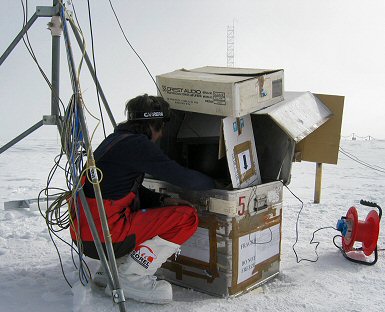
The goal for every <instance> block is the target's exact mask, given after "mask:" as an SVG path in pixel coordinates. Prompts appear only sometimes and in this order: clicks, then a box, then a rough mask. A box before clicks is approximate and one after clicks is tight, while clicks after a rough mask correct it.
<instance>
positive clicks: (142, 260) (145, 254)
mask: <svg viewBox="0 0 385 312" xmlns="http://www.w3.org/2000/svg"><path fill="white" fill-rule="evenodd" d="M131 257H132V258H133V259H134V260H135V261H136V262H138V263H139V264H140V265H142V266H144V267H145V268H146V269H148V267H149V265H150V264H151V263H152V261H154V259H156V258H157V257H156V254H155V253H154V252H153V251H152V249H151V248H150V247H148V246H146V245H138V246H136V248H135V249H134V250H133V251H132V252H131Z"/></svg>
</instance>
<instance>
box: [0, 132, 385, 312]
mask: <svg viewBox="0 0 385 312" xmlns="http://www.w3.org/2000/svg"><path fill="white" fill-rule="evenodd" d="M3 143H4V142H3ZM58 146H59V143H58V142H57V141H56V140H51V141H47V140H38V139H36V138H27V139H25V140H24V141H22V142H20V143H18V144H17V145H16V146H14V147H12V148H11V149H9V150H8V151H6V152H5V153H3V154H1V155H0V201H1V202H2V203H3V202H6V201H10V200H16V199H31V198H36V197H37V195H38V193H39V191H40V190H41V189H42V188H43V187H44V186H45V183H46V178H47V175H48V172H49V170H50V168H51V167H52V165H53V159H54V156H55V155H56V154H57V153H58V150H59V147H58ZM341 146H342V148H343V149H344V150H346V151H348V152H349V153H351V154H353V155H355V156H356V157H358V158H359V159H361V160H364V161H366V162H368V163H370V164H372V165H377V166H381V167H382V168H384V167H385V141H379V140H376V141H342V142H341ZM314 175H315V164H313V163H306V162H302V163H294V164H293V170H292V182H291V184H290V185H289V187H290V189H291V190H292V191H293V192H294V193H295V194H296V195H297V196H299V197H300V198H301V200H302V201H303V202H304V208H303V211H302V213H301V216H300V220H299V242H298V244H297V245H296V250H297V252H298V254H299V256H300V257H306V258H311V259H315V257H316V255H315V254H314V245H310V244H309V241H310V239H311V236H312V233H313V231H315V230H316V229H318V228H320V227H324V226H335V224H336V222H337V220H338V219H339V218H340V217H341V216H342V215H345V214H346V211H347V210H348V209H349V207H350V206H352V205H356V206H357V208H358V212H359V219H365V217H366V215H367V213H368V211H369V210H370V209H369V208H367V207H364V206H361V205H360V204H359V200H360V199H361V198H362V199H366V200H369V201H374V202H377V203H378V204H379V205H380V206H383V207H385V204H384V203H385V192H384V188H385V174H384V173H381V172H378V171H374V170H371V169H369V168H367V167H364V166H362V165H360V164H358V163H356V162H353V161H352V160H351V159H349V158H347V157H346V156H344V155H342V154H340V159H339V163H338V165H324V166H323V187H322V198H321V204H313V203H312V201H313V191H314ZM63 179H64V178H63V177H62V176H61V175H59V176H57V178H56V179H55V180H54V181H53V185H56V186H63V184H64V183H63ZM300 207H301V205H300V203H299V201H298V200H297V199H296V198H295V197H293V196H292V195H291V194H290V193H289V192H288V191H287V190H286V189H285V191H284V209H283V231H282V232H283V233H282V261H281V269H280V274H279V275H278V276H277V277H276V278H275V279H273V280H272V281H270V282H268V283H266V284H264V285H263V286H261V287H259V288H257V289H256V290H254V291H252V292H250V293H248V294H245V295H242V296H240V297H238V298H233V299H223V298H215V297H211V296H208V295H205V294H202V293H199V292H196V291H193V290H189V289H184V288H181V287H177V286H174V287H173V289H174V302H173V303H172V304H170V305H167V306H157V305H151V304H141V303H137V302H134V301H131V300H128V301H127V302H126V306H127V311H141V312H142V311H187V310H188V311H203V312H206V311H221V312H225V311H250V312H251V311H332V310H342V311H364V310H365V311H385V307H384V303H383V298H384V294H385V279H384V273H385V270H384V268H385V261H384V251H380V252H379V260H378V262H377V264H376V265H374V266H370V267H368V266H363V265H358V264H354V263H351V262H349V261H347V260H346V259H345V258H343V256H342V254H341V253H340V252H339V251H338V250H337V249H336V248H335V246H334V245H333V243H332V238H333V236H334V235H335V234H337V232H336V231H334V230H332V229H328V230H323V231H320V232H318V233H317V234H316V238H317V239H318V240H319V241H320V242H321V244H320V245H319V248H318V253H319V256H320V257H319V260H318V262H316V263H310V262H303V261H302V262H301V263H299V264H297V263H296V258H295V255H294V253H293V250H292V245H293V243H294V242H295V235H296V232H295V222H296V219H297V214H298V211H299V209H300ZM0 222H1V226H0V289H1V291H0V311H28V312H30V311H40V312H45V311H55V312H62V311H93V312H102V311H118V310H119V309H118V308H117V306H114V305H113V303H112V301H111V299H109V298H107V297H105V296H103V295H101V294H99V293H95V292H92V291H91V289H90V288H89V287H88V288H85V287H83V286H81V284H80V283H79V281H78V278H77V271H76V269H75V268H74V266H73V264H72V260H71V255H70V251H69V248H68V247H66V246H65V245H64V244H63V243H61V242H57V244H58V247H59V250H60V254H61V258H62V261H63V267H64V271H65V272H66V275H67V277H68V279H69V280H70V282H71V283H72V284H73V288H72V289H71V288H69V286H68V285H67V283H66V282H65V280H64V278H63V277H62V274H61V268H60V263H59V259H58V256H57V253H56V251H55V248H54V245H53V244H52V242H51V240H50V237H49V235H48V232H47V229H46V226H45V222H44V219H43V218H42V217H41V216H40V214H39V212H38V211H37V209H36V204H34V205H32V207H31V209H17V210H16V209H13V210H5V209H4V208H3V205H2V204H0ZM383 224H384V222H382V225H383ZM63 237H64V238H66V239H68V238H69V235H68V233H65V234H64V235H63ZM384 238H385V234H384V232H383V231H382V232H381V233H380V238H379V243H378V245H379V248H384ZM88 263H89V266H90V267H91V270H92V271H95V269H96V267H97V262H96V261H94V260H92V261H88Z"/></svg>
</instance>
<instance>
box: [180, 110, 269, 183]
mask: <svg viewBox="0 0 385 312" xmlns="http://www.w3.org/2000/svg"><path fill="white" fill-rule="evenodd" d="M176 138H177V140H178V141H179V142H188V143H191V142H192V144H199V143H200V142H199V141H201V142H202V141H204V140H205V138H211V139H212V140H215V141H216V142H217V143H218V148H217V152H216V155H215V157H216V159H221V158H222V157H225V156H226V161H227V168H226V169H227V171H228V172H229V173H230V177H231V182H232V186H233V188H243V187H248V186H252V185H257V184H261V183H262V180H261V175H260V171H259V164H258V157H257V150H256V148H255V142H254V134H253V126H252V124H251V117H250V115H249V114H248V115H245V116H242V117H225V118H223V117H220V116H212V115H206V114H197V113H190V112H189V113H187V114H186V115H185V116H184V118H183V122H182V123H181V125H180V127H178V133H177V135H176ZM194 153H195V154H202V157H201V159H202V161H204V158H205V156H204V155H203V153H204V149H200V150H196V151H194ZM194 157H197V156H196V155H195V156H194Z"/></svg>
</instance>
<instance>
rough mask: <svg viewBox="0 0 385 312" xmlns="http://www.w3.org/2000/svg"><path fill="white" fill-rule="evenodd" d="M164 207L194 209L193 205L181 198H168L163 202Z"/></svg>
mask: <svg viewBox="0 0 385 312" xmlns="http://www.w3.org/2000/svg"><path fill="white" fill-rule="evenodd" d="M163 206H190V207H194V205H193V204H192V203H190V202H189V201H187V200H184V199H181V198H172V197H166V198H165V199H164V200H163Z"/></svg>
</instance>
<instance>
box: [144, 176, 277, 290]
mask: <svg viewBox="0 0 385 312" xmlns="http://www.w3.org/2000/svg"><path fill="white" fill-rule="evenodd" d="M144 185H145V186H146V187H148V188H151V189H154V190H156V191H160V190H161V191H163V192H165V193H168V194H171V195H172V196H180V197H183V198H188V199H189V200H190V201H192V202H193V203H194V204H195V205H196V207H197V209H198V215H199V227H198V230H197V232H196V233H195V234H194V235H193V236H192V237H191V238H190V239H189V240H188V241H187V242H186V243H185V244H183V245H182V247H181V254H180V255H179V256H178V257H177V258H176V259H175V257H174V256H173V257H170V258H169V259H168V262H166V263H165V264H164V265H163V266H162V268H161V269H160V270H158V272H157V275H159V276H161V277H162V278H165V279H166V280H168V281H170V282H172V283H174V284H177V285H181V286H184V287H188V288H193V289H194V290H198V291H201V292H205V293H208V294H211V295H216V296H220V297H233V296H238V295H241V294H243V293H245V292H247V291H249V290H251V289H253V288H256V287H258V286H259V285H261V284H263V283H265V282H266V281H268V280H270V279H271V278H273V277H274V276H276V275H277V274H278V273H279V265H280V254H281V219H282V217H281V211H282V183H281V182H273V183H268V184H264V185H258V186H254V187H249V188H245V189H242V190H234V191H225V190H211V191H207V192H186V191H185V190H181V189H178V188H176V187H174V186H172V185H170V184H167V183H165V182H162V181H157V180H152V179H145V180H144ZM223 204H224V205H223ZM214 206H217V208H218V207H223V208H224V207H226V206H228V207H231V208H230V209H229V211H228V212H225V210H224V209H222V210H221V211H220V212H221V213H220V214H218V213H213V212H209V211H212V210H213V209H212V208H213V207H214ZM217 208H215V209H217ZM225 214H227V215H225Z"/></svg>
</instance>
